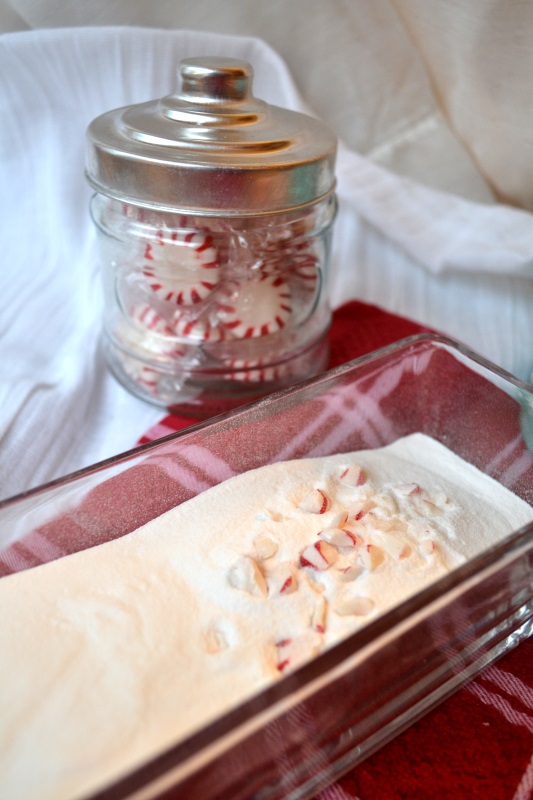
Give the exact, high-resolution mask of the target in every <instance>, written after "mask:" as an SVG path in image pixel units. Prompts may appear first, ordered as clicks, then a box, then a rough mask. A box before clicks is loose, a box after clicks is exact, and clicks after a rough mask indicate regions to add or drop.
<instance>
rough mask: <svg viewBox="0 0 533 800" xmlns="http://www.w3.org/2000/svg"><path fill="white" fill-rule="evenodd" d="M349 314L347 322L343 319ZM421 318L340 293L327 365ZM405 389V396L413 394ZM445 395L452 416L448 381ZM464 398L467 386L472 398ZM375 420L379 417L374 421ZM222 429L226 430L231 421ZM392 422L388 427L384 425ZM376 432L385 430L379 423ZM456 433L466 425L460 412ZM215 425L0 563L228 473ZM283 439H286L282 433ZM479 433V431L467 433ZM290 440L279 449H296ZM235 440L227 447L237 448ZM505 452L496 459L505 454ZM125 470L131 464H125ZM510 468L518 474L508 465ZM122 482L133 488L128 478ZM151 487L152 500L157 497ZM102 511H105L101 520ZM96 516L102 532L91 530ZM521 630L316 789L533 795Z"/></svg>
mask: <svg viewBox="0 0 533 800" xmlns="http://www.w3.org/2000/svg"><path fill="white" fill-rule="evenodd" d="M355 322H356V324H354V323H355ZM423 330H424V329H423V328H422V327H421V326H419V325H416V324H415V323H413V322H411V321H409V320H406V319H403V318H400V317H397V316H394V315H392V314H388V313H386V312H384V311H382V310H381V309H379V308H376V307H374V306H369V305H366V304H363V303H358V302H351V303H349V304H347V305H345V306H343V307H342V308H340V309H338V310H337V311H336V312H335V315H334V320H333V325H332V329H331V332H330V341H331V362H330V365H331V366H336V365H338V364H341V363H344V362H345V361H348V360H350V359H352V358H355V357H357V356H360V355H363V354H365V353H368V352H370V351H372V350H374V349H376V348H378V347H381V346H384V345H386V344H389V343H391V342H393V341H396V340H398V339H401V338H404V337H406V336H409V335H411V334H415V333H419V332H422V331H423ZM413 401H416V398H413ZM336 402H337V406H336V408H335V413H336V414H337V416H338V415H339V413H341V414H342V413H345V414H346V415H353V413H354V410H353V406H352V407H351V408H349V407H348V401H347V400H346V398H342V397H338V398H337V400H336ZM447 402H449V403H450V404H451V405H450V408H451V413H452V415H453V418H454V419H458V409H455V410H454V409H453V402H454V392H453V391H451V392H450V398H449V400H448V401H447ZM472 402H473V403H475V397H473V398H472ZM512 403H513V401H511V399H510V398H508V397H507V395H505V394H504V393H501V396H500V394H495V400H494V409H493V413H494V415H495V417H497V418H498V419H500V418H501V420H502V424H501V426H500V428H501V432H500V433H499V434H498V436H499V441H496V442H494V441H493V442H491V443H490V446H491V447H492V448H493V452H494V453H496V454H498V458H500V463H499V465H498V468H500V469H501V470H502V471H505V470H506V469H508V466H507V465H508V463H509V461H510V460H511V459H510V454H511V451H513V452H514V457H513V459H512V462H513V464H515V465H516V463H517V462H519V461H520V459H517V458H516V448H517V447H520V446H521V445H520V444H518V442H520V441H521V436H520V431H519V428H518V420H517V418H516V409H514V407H513V406H512ZM331 414H332V409H318V410H317V416H316V418H315V419H314V420H313V423H312V424H313V425H315V428H314V429H313V430H314V433H313V435H314V436H315V438H316V439H317V440H319V439H320V437H326V436H327V435H329V433H328V431H330V430H331V425H330V424H329V421H330V418H331ZM382 417H383V415H381V417H380V415H379V414H377V415H376V416H375V417H372V419H371V423H372V424H371V425H368V424H367V422H366V420H365V421H364V425H363V423H362V425H361V429H363V428H364V429H365V435H367V436H369V435H372V431H371V430H370V433H368V432H366V429H367V428H369V429H372V427H374V428H375V429H377V428H378V427H379V425H380V424H384V423H383V422H382ZM380 420H381V421H380ZM191 422H192V420H190V419H187V418H185V417H178V416H175V415H169V416H166V417H165V418H164V419H162V421H161V422H160V423H159V424H158V425H156V426H155V427H154V428H152V429H150V430H149V431H148V432H147V433H146V434H145V435H144V436H143V438H142V439H141V443H145V442H149V441H152V440H154V439H157V438H159V437H161V436H164V435H166V434H169V433H172V432H174V431H176V430H180V429H182V428H184V427H186V426H188V425H189V424H191ZM258 424H261V423H258ZM230 433H231V435H232V436H235V435H238V433H236V432H235V431H232V432H230ZM395 433H397V432H396V431H393V432H392V434H391V435H394V434H395ZM379 435H380V436H381V437H382V438H385V437H386V431H385V430H384V429H383V428H382V429H380V430H379ZM464 435H465V437H468V436H469V435H470V436H471V435H472V433H471V431H470V432H469V428H468V425H467V424H465V430H464ZM223 439H224V437H222V438H221V439H217V438H216V437H215V439H214V440H213V442H212V445H211V446H210V449H209V451H207V450H206V448H202V447H199V446H198V445H197V444H196V443H195V440H194V437H193V440H192V442H191V443H190V444H188V445H187V446H186V447H185V448H182V453H181V455H180V456H179V457H178V458H176V457H175V455H173V454H172V453H171V452H170V451H168V452H167V451H166V449H165V448H164V447H163V449H162V452H159V451H158V454H157V455H156V456H155V457H151V458H150V460H149V462H148V463H146V462H142V461H140V462H139V464H138V465H134V466H133V468H130V470H129V471H128V475H127V478H126V479H125V478H124V473H122V472H121V471H120V470H118V471H117V474H116V475H114V476H113V477H112V478H110V479H109V480H108V481H106V482H105V483H103V484H102V485H100V486H97V487H95V488H92V489H90V491H88V492H87V493H86V495H85V496H84V497H83V499H82V500H81V502H79V503H78V504H77V505H76V508H74V509H67V510H65V511H64V513H62V514H61V515H60V516H58V517H56V518H55V519H53V520H50V521H49V522H47V523H45V524H42V525H40V526H39V527H37V528H36V529H35V530H33V531H32V532H31V533H29V534H27V535H26V536H24V537H23V538H21V539H20V540H19V541H17V542H14V543H12V544H11V545H10V546H9V547H8V548H6V549H5V550H4V551H3V552H1V553H0V575H2V574H7V573H9V572H13V571H16V570H20V569H26V568H28V567H31V566H35V565H37V564H39V563H42V562H43V561H48V560H51V559H53V558H57V557H59V556H61V555H64V554H65V553H68V552H72V551H73V550H77V549H80V547H81V546H89V545H94V544H98V543H99V542H100V541H102V540H105V539H106V538H109V530H111V528H112V531H113V535H114V536H120V535H122V534H124V533H127V532H128V531H129V530H132V529H134V528H135V527H138V526H139V525H141V524H143V523H144V522H146V521H147V519H151V518H152V517H153V516H155V515H156V514H158V513H162V512H163V511H165V510H166V508H170V507H172V506H173V505H175V504H176V503H178V502H181V501H183V500H185V499H187V498H188V497H190V496H192V495H193V494H196V493H197V492H198V491H200V490H202V489H205V488H207V487H208V486H210V485H213V484H214V483H216V482H218V481H220V480H222V479H224V478H226V477H229V476H231V475H232V474H234V473H235V472H236V471H237V469H238V467H239V465H238V464H233V463H231V459H229V458H228V457H227V449H226V448H225V446H224V441H223ZM289 446H290V444H289ZM479 446H480V447H482V446H487V445H483V444H482V443H481V444H480V445H479ZM294 448H296V450H292V451H291V452H288V457H291V456H293V455H295V454H296V455H297V444H294ZM237 449H238V448H237ZM507 459H508V460H507ZM521 463H522V464H523V476H527V478H526V479H527V480H528V481H529V482H531V471H532V470H533V466H532V459H531V457H530V455H529V454H528V453H524V454H523V458H522V460H521ZM132 473H133V476H132ZM516 477H517V480H518V481H519V480H520V479H521V476H520V475H517V476H516ZM132 487H133V488H132ZM162 498H163V500H162ZM104 521H105V523H104ZM105 527H108V533H107V534H105V533H103V531H104V529H105ZM532 663H533V641H532V640H529V641H526V642H523V643H522V644H520V646H518V647H517V648H515V649H514V650H513V651H512V652H510V653H508V654H507V655H505V656H504V657H503V658H501V659H500V660H499V661H498V662H497V663H496V664H494V665H493V666H491V667H489V668H488V669H486V670H485V671H484V672H483V673H482V674H481V675H480V676H479V677H478V678H477V679H475V680H474V681H472V682H471V683H470V684H469V685H468V686H466V687H465V688H463V689H461V690H459V691H458V692H457V693H456V694H455V695H454V696H452V697H451V698H449V699H448V700H446V701H445V702H444V703H442V704H441V705H440V706H439V707H438V708H437V709H436V710H434V711H433V712H431V713H429V714H427V715H426V716H425V717H424V718H423V719H421V720H420V721H419V722H417V723H415V724H414V725H412V726H411V727H410V728H409V729H408V730H407V731H405V732H404V733H403V734H401V735H400V736H398V737H397V738H396V739H395V740H394V741H392V742H391V743H389V744H388V745H386V746H385V747H383V748H382V749H381V750H380V751H378V752H377V753H376V754H374V755H373V756H371V757H369V758H368V759H367V760H366V761H365V762H364V763H362V764H361V765H359V766H358V767H356V768H355V769H353V770H351V771H350V772H349V773H348V774H346V775H345V776H344V777H343V778H342V779H341V780H339V781H338V782H337V783H335V784H334V785H332V786H330V787H329V788H327V789H325V790H324V791H322V792H321V794H320V795H319V796H318V798H319V800H400V798H402V799H405V800H440V798H442V800H450V799H451V798H453V800H476V799H477V798H480V800H481V798H482V799H483V800H531V798H533V756H532V753H533V671H532V666H531V665H532Z"/></svg>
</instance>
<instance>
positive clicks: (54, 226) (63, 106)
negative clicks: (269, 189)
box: [0, 28, 533, 498]
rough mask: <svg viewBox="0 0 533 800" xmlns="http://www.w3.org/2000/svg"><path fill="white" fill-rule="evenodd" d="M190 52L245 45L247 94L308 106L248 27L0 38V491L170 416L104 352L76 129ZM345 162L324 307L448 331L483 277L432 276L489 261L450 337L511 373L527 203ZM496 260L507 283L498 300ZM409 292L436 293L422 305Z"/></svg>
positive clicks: (527, 245) (77, 464)
mask: <svg viewBox="0 0 533 800" xmlns="http://www.w3.org/2000/svg"><path fill="white" fill-rule="evenodd" d="M200 54H201V55H205V54H211V55H217V54H218V55H231V56H235V57H238V58H244V59H246V60H247V61H249V62H251V63H252V64H253V66H254V70H255V81H254V89H255V93H256V95H257V96H259V97H262V98H263V99H265V100H267V101H268V102H270V103H275V104H277V105H282V106H287V107H291V108H294V109H306V103H305V101H304V99H302V97H301V96H300V94H299V92H298V90H297V88H296V86H295V84H294V81H293V80H292V78H291V75H290V73H289V71H288V69H287V67H286V65H285V63H284V62H283V60H282V59H281V58H280V57H279V56H278V54H277V53H276V52H275V51H273V50H272V48H270V47H269V46H268V45H266V44H265V43H263V42H262V41H260V40H258V39H253V38H244V37H232V36H221V35H215V34H209V33H196V32H192V31H170V30H168V31H163V30H154V29H139V28H69V29H57V30H54V29H49V30H38V31H25V32H20V33H10V34H4V35H3V36H1V37H0V115H1V120H2V124H1V127H0V220H1V233H0V237H1V238H0V241H1V251H0V252H1V265H2V266H1V269H0V410H1V414H0V498H3V497H8V496H11V495H14V494H16V493H18V492H20V491H24V490H26V489H28V488H30V487H32V486H35V485H38V484H41V483H43V482H45V481H48V480H51V479H53V478H55V477H58V476H60V475H64V474H66V473H68V472H70V471H73V470H75V469H78V468H81V467H84V466H87V465H89V464H91V463H93V462H95V461H99V460H101V459H103V458H107V457H109V456H112V455H115V454H116V453H119V452H122V451H124V450H126V449H128V448H129V447H131V446H133V444H134V443H135V441H136V439H137V438H138V437H139V436H140V435H141V434H142V433H143V431H144V430H145V429H146V428H148V427H150V426H151V425H152V424H154V423H155V422H156V421H157V420H158V419H159V418H160V417H161V416H162V414H163V411H162V410H161V409H157V408H155V407H151V406H149V405H146V404H144V403H143V402H141V401H140V400H137V399H136V398H134V397H131V396H130V395H129V394H128V393H127V392H126V391H125V390H124V389H123V388H122V387H121V386H119V385H118V384H117V383H116V381H115V380H114V379H113V378H112V377H111V376H110V375H109V373H108V372H107V370H106V367H105V365H104V361H103V357H102V352H101V347H100V318H101V305H102V298H101V290H100V276H99V274H98V270H97V267H96V261H95V258H94V240H95V236H94V230H93V226H92V223H91V221H90V219H89V214H88V202H89V197H90V193H91V192H90V189H89V187H88V186H87V184H86V182H85V179H84V174H83V165H84V149H85V130H86V127H87V125H88V124H89V122H90V121H91V120H92V119H93V118H94V117H95V116H97V115H98V114H100V113H102V112H104V111H107V110H109V109H111V108H116V107H118V106H121V105H127V104H130V103H136V102H142V101H145V100H149V99H153V98H156V97H161V96H163V95H165V94H167V93H170V92H171V91H173V90H174V89H175V88H176V70H177V66H178V63H179V61H180V60H181V59H182V58H184V57H188V56H192V55H200ZM338 176H339V198H340V204H341V206H340V213H339V217H338V223H337V236H336V243H335V248H334V254H333V265H332V267H333V269H332V275H333V279H332V283H331V298H332V302H333V304H334V305H340V303H341V302H345V301H346V300H348V299H350V298H352V297H354V298H358V299H367V300H370V301H373V302H376V301H378V302H380V304H382V305H383V306H384V307H388V308H390V309H391V310H394V311H396V312H397V313H404V314H407V315H411V316H413V317H414V318H418V319H419V320H420V321H421V322H425V321H426V322H430V323H431V324H433V325H436V326H438V327H441V329H443V330H444V331H445V332H448V333H449V334H450V335H455V336H459V334H460V333H461V331H462V329H461V325H462V324H463V323H464V320H465V319H467V318H468V319H470V317H469V315H471V303H470V302H469V299H468V292H469V291H473V290H474V289H475V288H476V285H474V284H468V283H467V284H465V283H464V281H463V283H462V284H461V283H459V284H458V286H457V287H456V286H455V285H454V284H453V280H454V279H453V278H451V279H450V281H451V283H450V281H448V280H447V281H446V282H445V283H444V284H443V283H436V282H434V278H433V276H432V274H431V273H433V272H439V271H449V274H451V275H453V274H454V271H455V272H456V273H458V274H460V275H463V274H467V273H472V272H474V273H475V274H476V276H479V275H484V274H485V273H486V276H487V278H486V286H485V290H484V291H485V299H486V300H487V304H486V305H485V306H484V308H482V309H480V312H479V315H478V316H476V315H474V318H473V321H472V324H471V327H468V328H466V329H465V330H464V333H465V335H464V336H461V337H460V338H464V340H465V341H467V343H469V344H471V346H474V347H475V346H476V345H477V344H479V345H480V346H479V349H480V350H484V351H485V353H486V354H487V355H491V356H492V357H493V358H494V359H495V360H498V361H499V363H502V364H504V365H507V366H508V367H509V368H510V369H515V371H518V367H519V368H520V369H522V362H521V361H520V360H519V359H520V358H521V355H520V351H519V340H520V339H521V338H523V336H524V332H525V331H526V332H527V333H528V334H529V333H531V322H530V316H531V315H528V314H527V313H526V311H527V303H528V302H529V301H530V299H531V297H533V295H531V294H528V292H530V289H529V285H530V282H529V280H528V281H527V282H526V283H524V284H522V283H520V284H517V283H516V281H517V280H522V279H521V278H518V277H517V276H523V275H528V274H529V273H530V270H531V263H532V257H533V216H532V215H530V214H528V213H526V212H522V211H518V210H516V209H512V208H510V207H505V206H498V205H483V204H476V203H473V202H469V201H467V200H463V199H460V198H459V197H457V196H455V195H452V194H449V193H448V194H447V193H444V192H438V191H435V190H433V189H430V188H428V187H424V186H422V185H420V184H417V183H416V182H414V181H413V180H411V179H407V178H401V177H399V176H397V175H394V174H393V173H391V172H388V171H387V170H386V169H385V168H383V167H382V166H379V165H378V164H376V163H373V162H371V161H369V160H368V159H365V158H363V157H362V156H360V155H358V154H357V153H355V152H354V151H351V150H349V149H348V148H347V147H346V146H341V148H340V152H339V161H338ZM490 273H492V274H493V275H494V274H495V273H499V276H498V280H501V278H502V276H504V279H505V280H506V281H508V284H506V285H507V286H508V287H509V292H508V294H509V297H508V299H507V301H505V300H504V301H502V291H501V286H496V284H494V279H493V278H492V277H491V275H490ZM423 275H426V276H427V277H423ZM477 279H478V278H476V280H477ZM428 281H430V282H428ZM431 281H433V283H431ZM446 284H448V285H446ZM416 286H418V287H419V288H418V290H417V289H416V288H415V287H416ZM465 287H466V289H465ZM523 287H527V288H526V289H525V290H523ZM456 288H458V289H459V291H461V290H463V291H462V294H463V295H464V298H463V301H462V302H463V306H461V304H460V302H459V301H458V299H457V295H456V294H454V292H455V289H456ZM420 290H421V291H422V293H425V294H426V295H427V296H429V294H430V293H434V296H433V297H432V298H431V299H430V301H427V297H425V298H422V299H421V300H420V302H419V304H418V305H417V302H416V297H417V291H420ZM465 291H466V293H465ZM376 292H377V293H378V294H377V295H376ZM496 298H497V299H498V302H499V308H500V313H502V309H503V314H504V315H505V314H511V313H512V314H513V315H514V316H513V318H514V319H515V323H514V328H513V332H512V336H510V338H505V335H507V334H505V335H504V337H503V338H501V337H499V333H500V331H499V330H498V331H497V333H496V334H495V335H494V337H493V338H491V337H490V336H489V338H488V339H486V338H484V337H483V336H481V335H479V336H478V334H480V331H481V330H482V327H481V322H482V319H483V317H484V315H485V314H486V313H487V311H489V312H490V311H491V309H492V310H493V308H494V307H495V302H496ZM419 299H420V298H419ZM521 303H522V305H520V304H521ZM491 304H492V305H491ZM435 309H437V311H438V313H437V316H435ZM452 309H453V313H452ZM457 309H459V316H456V312H457ZM438 314H441V317H440V318H439V316H438ZM461 315H462V316H461ZM424 317H429V318H428V319H424ZM503 323H505V319H504V320H503ZM468 324H469V325H470V321H469V322H468ZM508 327H509V326H506V325H505V324H503V325H502V330H504V328H508ZM504 333H505V331H504ZM507 333H508V332H507ZM477 336H478V339H476V337H477ZM524 363H525V362H524ZM517 364H518V367H517Z"/></svg>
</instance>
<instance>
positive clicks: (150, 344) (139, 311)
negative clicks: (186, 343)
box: [121, 303, 185, 358]
mask: <svg viewBox="0 0 533 800" xmlns="http://www.w3.org/2000/svg"><path fill="white" fill-rule="evenodd" d="M131 318H132V320H133V321H134V322H135V324H136V325H137V326H138V327H140V328H143V329H145V330H146V333H145V334H144V335H143V336H142V338H140V339H139V338H138V336H135V337H133V338H132V336H131V335H130V333H129V332H128V331H126V330H125V329H124V330H123V331H122V336H121V338H123V339H124V340H125V341H126V342H128V344H130V345H131V346H132V347H133V349H136V350H139V351H141V352H142V351H144V352H149V353H150V354H157V355H163V356H169V357H170V358H181V357H182V356H184V355H185V350H184V349H183V347H180V346H179V345H178V343H177V342H176V341H175V333H174V331H173V329H172V327H171V326H170V325H169V323H168V322H167V320H166V319H164V318H163V317H162V316H161V314H159V312H158V311H156V310H155V308H152V307H151V306H149V305H146V304H143V303H141V304H139V305H136V306H134V307H133V308H132V310H131ZM151 334H156V335H155V336H152V335H151ZM167 337H172V338H167Z"/></svg>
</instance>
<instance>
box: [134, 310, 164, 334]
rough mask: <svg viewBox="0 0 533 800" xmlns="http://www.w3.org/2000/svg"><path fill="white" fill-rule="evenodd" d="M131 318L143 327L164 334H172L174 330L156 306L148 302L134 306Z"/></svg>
mask: <svg viewBox="0 0 533 800" xmlns="http://www.w3.org/2000/svg"><path fill="white" fill-rule="evenodd" d="M131 318H132V319H133V320H134V321H135V322H136V323H138V324H139V325H141V326H142V327H143V328H148V330H150V331H153V332H154V333H161V334H163V335H165V334H167V335H169V334H170V335H172V333H173V331H172V328H171V327H170V325H169V324H168V322H167V321H166V319H164V318H163V317H162V316H161V314H159V312H158V311H156V310H155V308H152V306H149V305H148V304H146V303H141V304H139V305H136V306H133V308H132V309H131Z"/></svg>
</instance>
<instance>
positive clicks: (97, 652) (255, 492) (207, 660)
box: [0, 434, 533, 800]
mask: <svg viewBox="0 0 533 800" xmlns="http://www.w3.org/2000/svg"><path fill="white" fill-rule="evenodd" d="M531 519H533V509H532V508H531V507H530V506H529V505H527V504H526V503H524V502H523V501H522V500H520V499H519V498H518V497H516V496H515V495H513V494H512V493H510V492H509V491H508V490H506V489H504V488H503V487H502V486H501V485H500V484H498V483H496V482H495V481H493V480H492V479H490V478H488V477H487V476H485V475H483V474H482V473H481V472H479V471H478V470H476V469H475V468H473V467H472V466H471V465H469V464H467V463H465V462H464V461H462V460H461V459H459V458H458V457H457V456H455V455H454V454H453V453H451V452H450V451H449V450H447V449H446V448H445V447H443V446H442V445H440V444H438V443H437V442H435V441H433V440H431V439H429V438H427V437H425V436H423V435H421V434H415V435H413V436H409V437H406V438H405V439H403V440H400V441H398V442H396V443H394V444H393V445H391V446H389V447H386V448H383V449H381V450H373V451H361V452H357V453H351V454H342V455H337V456H331V457H327V458H317V459H303V460H296V461H290V462H283V463H279V464H273V465H271V466H266V467H262V468H261V469H258V470H253V471H251V472H248V473H246V474H244V475H240V476H238V477H235V478H232V479H230V480H228V481H225V482H224V483H222V484H220V485H219V486H216V487H214V488H213V489H209V490H208V491H206V492H204V493H203V494H201V495H199V496H198V497H196V498H194V499H192V500H189V501H187V502H186V503H184V504H182V505H181V506H179V507H178V508H175V509H173V510H171V511H169V512H167V513H166V514H164V515H163V516H161V517H159V518H158V519H156V520H154V521H153V522H150V523H148V524H147V525H145V526H144V527H142V528H140V529H139V530H137V531H135V532H134V533H132V534H130V535H128V536H125V537H124V538H122V539H118V540H116V541H113V542H110V543H108V544H104V545H101V546H99V547H95V548H93V549H91V550H87V551H85V552H82V553H77V554H74V555H71V556H68V557H66V558H63V559H60V560H58V561H55V562H53V563H50V564H46V565H44V566H42V567H37V568H35V569H32V570H29V571H27V572H23V573H20V574H17V575H12V576H9V577H7V578H4V579H2V580H0V608H1V609H2V613H1V614H0V641H1V643H2V644H1V651H0V675H1V676H2V677H1V680H0V786H1V787H2V791H1V796H2V798H3V800H8V798H13V800H21V799H22V798H23V800H31V799H32V798H35V800H37V799H38V800H47V799H48V798H50V800H61V798H68V800H72V799H73V798H77V797H80V796H83V795H84V794H86V793H88V792H89V791H94V790H96V789H97V788H98V787H101V786H102V785H104V784H106V783H107V782H109V781H111V780H113V779H115V778H117V777H120V776H121V775H123V774H125V773H126V772H128V771H130V770H131V769H132V768H133V767H134V766H136V765H138V764H139V763H141V762H143V761H145V760H147V759H148V758H149V757H150V756H152V755H154V754H156V753H158V752H160V751H161V750H163V749H164V748H166V747H167V746H170V745H171V744H173V743H175V742H176V741H177V740H179V739H180V738H183V737H186V736H187V735H188V734H190V733H191V732H192V731H193V730H195V729H198V728H200V727H201V726H203V725H204V724H206V722H208V721H210V720H212V719H213V718H214V717H216V716H217V715H219V714H220V713H221V712H223V711H225V710H227V709H228V708H229V707H231V706H233V705H235V704H237V703H239V702H240V701H242V700H243V699H245V698H247V697H249V696H250V695H252V694H253V693H255V692H257V691H258V690H260V689H261V688H262V687H264V686H266V685H268V684H269V683H271V682H272V681H275V680H279V679H280V677H282V676H283V674H286V672H287V671H290V670H291V669H292V668H294V667H295V666H297V665H298V664H299V663H301V662H302V661H303V660H306V659H308V658H311V657H312V656H313V655H314V654H316V653H318V652H319V651H321V650H322V649H323V648H325V647H328V646H330V645H331V644H332V643H334V642H336V641H337V640H339V639H340V638H342V637H344V636H346V635H347V634H348V633H350V632H352V631H354V630H355V629H357V628H358V627H360V626H361V625H364V624H365V623H366V622H368V621H369V620H372V619H374V618H375V617H376V615H378V614H380V613H382V612H383V611H385V610H386V609H387V608H390V607H391V606H393V605H395V604H396V603H398V602H399V601H401V600H402V599H403V598H405V597H406V596H408V595H411V594H413V593H414V592H416V591H417V590H418V589H419V588H421V587H422V586H424V585H426V584H428V583H430V582H432V581H434V580H435V579H436V578H438V577H439V576H441V575H443V574H444V573H446V572H447V571H449V570H450V569H451V568H453V567H454V566H456V565H458V564H460V563H462V562H463V561H465V559H468V558H469V557H471V556H473V555H475V554H477V553H479V552H480V551H482V550H483V549H484V548H485V547H487V546H488V545H490V544H491V543H494V542H496V541H498V540H500V539H501V538H503V537H504V536H505V535H506V534H508V533H510V532H511V531H513V530H515V529H517V528H519V527H520V526H522V525H524V524H525V523H526V522H529V521H530V520H531Z"/></svg>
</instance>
